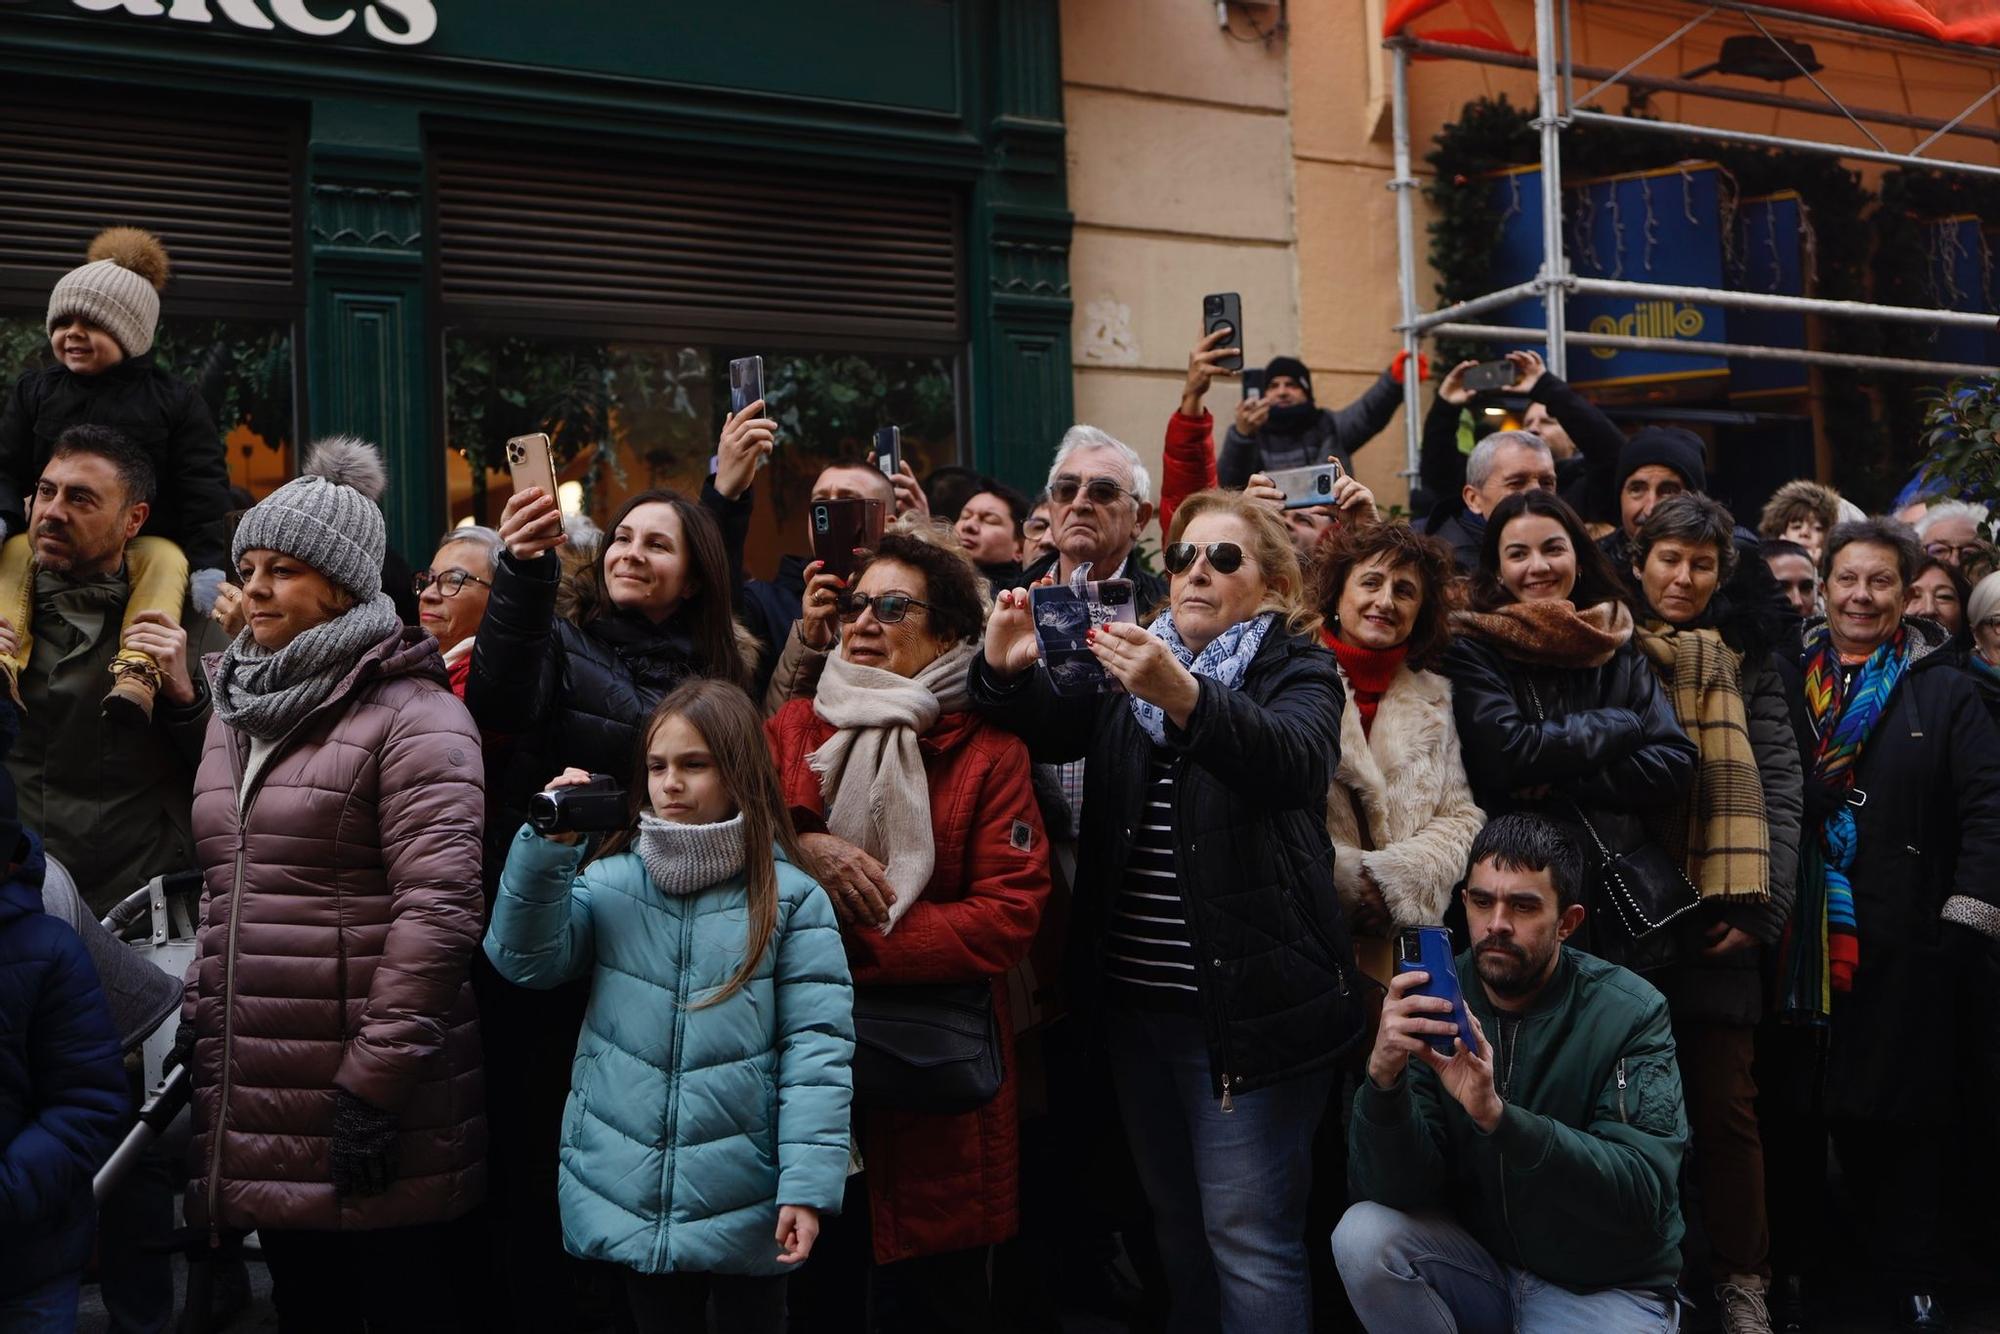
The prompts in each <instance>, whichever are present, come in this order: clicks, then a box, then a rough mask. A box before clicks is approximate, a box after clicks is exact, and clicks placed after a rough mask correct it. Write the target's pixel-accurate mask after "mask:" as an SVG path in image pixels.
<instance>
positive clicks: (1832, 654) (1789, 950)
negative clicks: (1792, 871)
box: [1783, 622, 1910, 1023]
mask: <svg viewBox="0 0 2000 1334" xmlns="http://www.w3.org/2000/svg"><path fill="white" fill-rule="evenodd" d="M1805 665H1806V709H1807V711H1808V712H1809V713H1810V714H1811V715H1812V726H1813V733H1814V735H1816V736H1817V737H1818V738H1819V744H1818V747H1817V749H1816V750H1815V751H1814V753H1813V768H1812V777H1813V778H1814V779H1816V780H1817V781H1818V782H1819V783H1820V784H1821V785H1823V786H1824V787H1825V788H1826V790H1827V791H1828V792H1829V793H1830V794H1832V795H1833V796H1836V797H1839V798H1841V799H1842V800H1841V802H1840V804H1839V805H1838V806H1837V807H1835V808H1834V810H1833V813H1832V814H1830V815H1828V816H1827V817H1826V819H1825V820H1824V821H1823V822H1822V823H1821V825H1820V828H1819V837H1817V838H1815V839H1814V840H1813V841H1812V843H1811V844H1810V845H1809V846H1808V847H1807V849H1806V866H1805V875H1804V877H1803V878H1802V880H1801V882H1800V885H1799V902H1798V909H1797V911H1796V912H1795V913H1794V914H1793V917H1792V924H1791V925H1790V926H1789V927H1788V928H1787V929H1786V941H1785V969H1784V979H1783V998H1784V1011H1785V1014H1786V1016H1787V1017H1789V1018H1791V1019H1793V1020H1794V1021H1799V1022H1805V1023H1824V1022H1825V1021H1826V1019H1827V1016H1829V1015H1831V1014H1832V1013H1833V995H1834V993H1835V992H1843V991H1851V990H1852V989H1853V987H1854V969H1855V967H1856V965H1857V964H1859V963H1860V961H1861V933H1860V931H1859V930H1858V928H1857V925H1856V923H1855V919H1854V886H1853V884H1852V883H1850V882H1849V880H1848V878H1847V873H1848V872H1849V871H1850V870H1852V869H1853V867H1854V854H1855V851H1856V847H1857V831H1856V828H1855V823H1854V808H1853V807H1852V806H1850V805H1848V803H1847V801H1846V800H1845V798H1846V796H1847V794H1848V793H1850V792H1852V791H1853V790H1854V767H1855V765H1857V764H1859V763H1860V761H1861V752H1862V749H1863V748H1864V747H1866V746H1867V744H1868V737H1869V735H1870V734H1871V733H1873V732H1874V730H1875V724H1876V723H1877V722H1879V721H1881V718H1882V714H1883V712H1884V711H1885V710H1886V709H1887V708H1888V707H1889V698H1890V696H1891V695H1893V694H1894V693H1895V690H1896V685H1897V683H1898V682H1899V681H1901V680H1902V679H1903V672H1904V671H1905V670H1906V669H1907V668H1908V667H1909V665H1910V644H1909V637H1908V634H1907V633H1906V632H1905V631H1903V630H1901V629H1898V630H1897V631H1896V634H1895V637H1894V638H1892V639H1890V640H1888V641H1887V642H1886V643H1884V644H1882V645H1881V646H1880V647H1878V648H1877V649H1876V650H1875V651H1874V652H1873V653H1871V654H1869V655H1868V661H1866V662H1864V663H1863V664H1861V667H1860V669H1859V670H1858V671H1857V672H1856V673H1855V674H1854V680H1853V682H1852V683H1851V684H1843V682H1842V678H1841V671H1840V655H1839V653H1838V652H1837V651H1835V649H1834V647H1833V637H1832V635H1831V634H1830V633H1829V631H1828V629H1827V627H1826V625H1825V623H1824V622H1822V623H1821V624H1819V625H1816V626H1813V627H1812V628H1811V629H1810V630H1808V631H1807V634H1806V645H1805Z"/></svg>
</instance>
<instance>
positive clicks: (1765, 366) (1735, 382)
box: [1724, 190, 1807, 398]
mask: <svg viewBox="0 0 2000 1334" xmlns="http://www.w3.org/2000/svg"><path fill="white" fill-rule="evenodd" d="M1803 237H1804V228H1803V227H1802V226H1801V225H1800V213H1799V197H1798V195H1797V194H1795V193H1793V192H1792V191H1789V190H1787V191H1785V192H1784V193H1782V194H1775V195H1764V196H1761V197H1759V198H1756V199H1744V200H1740V201H1738V203H1737V205H1736V235H1735V244H1734V247H1733V248H1732V250H1731V251H1730V263H1729V265H1728V269H1729V272H1728V277H1727V281H1726V282H1725V283H1724V286H1726V287H1728V288H1729V289H1730V290H1731V291H1736V292H1771V293H1775V294H1778V295H1781V296H1804V295H1805V294H1806V281H1805V247H1804V244H1803ZM1729 335H1730V338H1729V341H1731V342H1732V343H1752V344H1755V345H1757V346H1759V347H1800V348H1802V347H1804V346H1805V345H1806V317H1805V316H1804V315H1798V314H1790V313H1787V312H1784V311H1775V310H1742V309H1737V310H1732V311H1730V312H1729ZM1806 386H1807V375H1806V368H1805V366H1804V365H1803V364H1801V363H1799V362H1796V361H1767V360H1765V359H1763V358H1750V357H1731V358H1730V359H1729V396H1730V397H1731V398H1750V397H1755V396H1759V395H1764V394H1791V393H1797V392H1799V391H1800V390H1802V389H1804V388H1806Z"/></svg>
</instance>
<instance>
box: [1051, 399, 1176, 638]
mask: <svg viewBox="0 0 2000 1334" xmlns="http://www.w3.org/2000/svg"><path fill="white" fill-rule="evenodd" d="M1152 517H1153V478H1152V474H1150V473H1148V472H1147V471H1146V465H1145V464H1144V463H1143V462H1141V461H1140V459H1139V456H1138V455H1137V454H1136V453H1134V452H1133V450H1132V447H1131V446H1129V445H1127V444H1125V443H1124V442H1123V441H1121V440H1118V439H1116V438H1115V437H1113V436H1111V435H1108V434H1106V433H1105V432H1103V431H1100V430H1098V429H1097V428H1096V427H1095V426H1082V425H1078V426H1072V427H1070V428H1069V430H1068V431H1066V432H1064V433H1063V438H1062V444H1061V445H1059V446H1058V447H1057V448H1056V458H1055V462H1054V463H1053V464H1051V465H1050V467H1049V533H1050V536H1052V537H1053V538H1054V539H1055V544H1056V550H1055V554H1054V555H1053V556H1044V557H1043V558H1042V559H1041V560H1038V561H1036V562H1035V563H1034V564H1033V565H1030V566H1029V567H1028V568H1027V570H1025V571H1024V572H1023V574H1022V580H1023V582H1025V583H1029V584H1032V583H1034V582H1035V581H1036V580H1037V579H1040V578H1041V577H1042V576H1043V575H1045V574H1050V573H1053V574H1054V575H1055V577H1056V582H1057V583H1067V582H1069V578H1070V576H1071V575H1072V574H1074V573H1075V572H1076V571H1077V569H1078V568H1080V567H1081V566H1083V565H1085V564H1088V565H1089V566H1090V577H1091V578H1092V579H1130V580H1131V581H1132V586H1133V591H1134V592H1135V593H1136V594H1137V595H1138V603H1139V607H1140V610H1141V612H1142V613H1144V612H1150V611H1151V610H1152V609H1153V608H1154V607H1156V606H1158V605H1159V604H1160V603H1162V602H1164V601H1166V596H1167V586H1166V581H1165V580H1163V579H1161V578H1160V576H1158V575H1157V574H1153V573H1151V572H1149V571H1146V570H1142V569H1139V568H1138V567H1137V566H1136V565H1134V564H1133V563H1132V549H1133V547H1134V546H1135V545H1136V544H1137V539H1138V533H1139V530H1140V529H1141V528H1144V527H1145V526H1146V523H1147V521H1148V520H1150V519H1151V518H1152Z"/></svg>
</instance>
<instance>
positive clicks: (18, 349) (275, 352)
mask: <svg viewBox="0 0 2000 1334" xmlns="http://www.w3.org/2000/svg"><path fill="white" fill-rule="evenodd" d="M153 354H154V358H155V361H156V362H157V364H158V365H159V366H160V367H162V368H163V369H165V370H167V371H170V372H171V373H173V374H174V375H177V376H179V377H180V378H182V379H184V380H187V381H189V382H190V383H192V384H193V385H194V386H195V387H196V388H197V389H198V390H200V391H201V395H202V397H203V398H205V399H206V400H207V401H208V408H209V411H210V412H211V413H212V414H213V415H214V417H215V424H216V429H217V430H218V431H220V432H221V434H222V440H223V446H224V448H225V450H226V451H227V453H228V455H229V480H230V483H231V485H233V486H238V487H241V488H242V489H243V490H245V491H247V492H249V493H250V496H251V498H252V499H253V500H261V499H263V498H264V497H265V496H267V495H269V494H270V493H271V492H272V491H274V490H276V489H277V488H278V487H279V486H282V485H283V484H284V483H285V482H286V481H287V480H288V479H289V478H290V477H291V476H292V472H293V468H294V463H293V457H292V454H293V449H292V446H293V441H294V440H295V439H296V438H297V432H296V421H297V418H296V414H295V411H294V402H293V385H292V331H291V326H290V324H289V323H287V322H286V321H283V320H260V319H208V318H203V317H199V316H173V315H167V316H163V317H162V318H161V320H160V326H159V330H158V332H157V333H156V334H155V336H154V340H153ZM50 362H51V353H50V350H49V337H48V331H47V328H46V326H45V325H44V323H43V317H42V314H41V312H39V311H37V312H34V313H10V314H0V378H4V384H5V388H6V389H8V390H10V391H11V389H12V388H13V384H14V381H15V379H16V378H17V377H18V376H20V375H21V374H22V373H23V372H24V371H28V370H32V369H35V368H36V367H40V366H46V365H48V364H50Z"/></svg>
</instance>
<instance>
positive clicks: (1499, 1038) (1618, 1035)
mask: <svg viewBox="0 0 2000 1334" xmlns="http://www.w3.org/2000/svg"><path fill="white" fill-rule="evenodd" d="M1458 975H1459V977H1460V978H1462V979H1463V980H1464V982H1465V998H1466V1004H1467V1005H1468V1006H1469V1007H1470V1009H1471V1010H1472V1014H1473V1017H1474V1018H1475V1019H1477V1020H1478V1021H1479V1025H1480V1027H1481V1028H1482V1029H1483V1030H1484V1031H1485V1033H1486V1037H1487V1041H1488V1042H1490V1043H1491V1044H1492V1045H1493V1071H1494V1084H1495V1086H1496V1088H1497V1089H1498V1090H1499V1093H1500V1097H1501V1099H1502V1101H1503V1102H1505V1104H1506V1110H1505V1111H1504V1112H1502V1113H1501V1116H1500V1124H1499V1125H1498V1126H1497V1127H1495V1129H1494V1130H1493V1132H1492V1133H1491V1134H1487V1133H1486V1132H1484V1131H1482V1130H1480V1129H1479V1127H1478V1126H1477V1125H1475V1124H1474V1123H1473V1121H1472V1118H1471V1117H1470V1116H1468V1115H1467V1114H1466V1111H1465V1109H1464V1108H1463V1107H1462V1106H1460V1105H1459V1103H1458V1101H1457V1100H1456V1099H1455V1098H1453V1097H1452V1096H1451V1095H1450V1094H1449V1093H1446V1092H1445V1091H1444V1089H1443V1087H1442V1085H1440V1084H1439V1082H1438V1078H1437V1076H1436V1075H1434V1074H1432V1073H1431V1071H1430V1068H1429V1067H1428V1066H1425V1065H1422V1064H1421V1063H1420V1062H1418V1061H1415V1060H1412V1061H1411V1063H1410V1065H1409V1067H1408V1068H1407V1069H1406V1070H1405V1072H1404V1074H1403V1077H1402V1079H1401V1080H1399V1081H1398V1082H1397V1084H1396V1085H1395V1087H1393V1088H1390V1089H1387V1090H1384V1089H1379V1088H1377V1087H1376V1086H1375V1085H1374V1083H1373V1082H1372V1081H1370V1080H1366V1079H1364V1080H1363V1081H1362V1083H1361V1090H1360V1092H1359V1093H1358V1094H1357V1095H1356V1097H1355V1104H1354V1121H1353V1126H1352V1130H1351V1152H1350V1154H1349V1158H1348V1162H1349V1169H1348V1170H1349V1177H1350V1180H1351V1183H1352V1186H1353V1196H1354V1198H1355V1199H1357V1200H1373V1201H1375V1202H1376V1203H1378V1204H1383V1205H1387V1206H1389V1207H1390V1208H1393V1209H1402V1210H1405V1211H1414V1210H1419V1209H1440V1210H1444V1211H1446V1212H1448V1213H1450V1214H1452V1215H1453V1216H1454V1217H1455V1218H1456V1219H1457V1220H1458V1221H1459V1222H1460V1223H1461V1224H1463V1225H1464V1226H1465V1227H1466V1228H1467V1229H1468V1230H1469V1231H1470V1232H1471V1233H1472V1235H1473V1236H1474V1237H1476V1238H1477V1239H1478V1241H1479V1243H1480V1244H1481V1245H1482V1246H1484V1247H1486V1249H1487V1250H1489V1251H1491V1252H1492V1253H1493V1255H1494V1256H1496V1257H1497V1258H1498V1259H1500V1260H1502V1261H1504V1262H1505V1263H1507V1264H1510V1265H1514V1266H1516V1267H1518V1268H1521V1269H1526V1270H1528V1271H1529V1272H1531V1273H1533V1274H1536V1275H1538V1276H1540V1277H1542V1278H1545V1279H1548V1280H1550V1281H1551V1282H1555V1283H1560V1284H1562V1285H1563V1286H1565V1287H1569V1288H1574V1289H1579V1290H1590V1289H1596V1288H1664V1287H1667V1286H1669V1285H1671V1284H1672V1283H1673V1282H1674V1278H1675V1276H1676V1275H1677V1274H1678V1273H1679V1272H1680V1265H1681V1258H1680V1241H1681V1211H1680V1202H1679V1198H1678V1194H1677V1182H1678V1180H1679V1176H1680V1166H1681V1154H1682V1152H1683V1151H1684V1150H1685V1149H1686V1147H1687V1140H1688V1127H1687V1115H1686V1111H1685V1109H1684V1107H1683V1104H1682V1100H1681V1076H1680V1069H1679V1067H1678V1066H1677V1065H1675V1063H1674V1038H1673V1030H1672V1029H1671V1028H1670V1027H1669V1025H1668V1022H1667V1003H1666V1000H1665V998H1664V997H1662V996H1661V995H1660V993H1659V992H1658V991H1655V990H1654V989H1653V987H1652V986H1651V985H1650V984H1648V983H1647V982H1645V981H1644V980H1643V979H1641V978H1640V977H1639V976H1638V974H1636V973H1632V972H1628V971H1627V970H1626V969H1623V968H1620V967H1618V966H1617V965H1615V964H1608V963H1605V962H1604V961H1603V960H1601V959H1598V958H1595V957H1593V956H1591V955H1588V954H1584V953H1582V952H1581V951H1578V950H1573V949H1569V948H1567V947H1565V948H1564V949H1563V950H1562V956H1561V959H1560V961H1559V962H1558V963H1557V965H1556V972H1555V976H1554V977H1552V978H1551V979H1550V980H1549V984H1548V986H1547V987H1546V988H1545V989H1544V990H1543V992H1542V994H1541V995H1540V996H1538V997H1537V998H1536V999H1535V1002H1534V1004H1533V1005H1532V1006H1530V1007H1529V1008H1528V1009H1527V1010H1526V1011H1525V1012H1523V1013H1521V1014H1519V1015H1506V1016H1502V1015H1501V1014H1499V1013H1498V1012H1496V1011H1495V1009H1494V1008H1493V1005H1492V1002H1491V1001H1489V1000H1488V999H1487V996H1486V989H1485V987H1483V986H1481V985H1480V983H1479V980H1478V976H1477V974H1476V973H1475V972H1474V971H1473V966H1472V956H1471V954H1470V953H1466V954H1461V955H1460V956H1459V957H1458Z"/></svg>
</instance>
